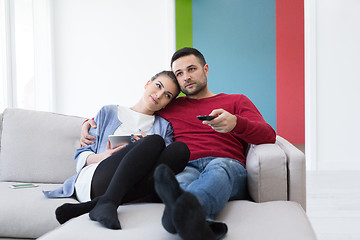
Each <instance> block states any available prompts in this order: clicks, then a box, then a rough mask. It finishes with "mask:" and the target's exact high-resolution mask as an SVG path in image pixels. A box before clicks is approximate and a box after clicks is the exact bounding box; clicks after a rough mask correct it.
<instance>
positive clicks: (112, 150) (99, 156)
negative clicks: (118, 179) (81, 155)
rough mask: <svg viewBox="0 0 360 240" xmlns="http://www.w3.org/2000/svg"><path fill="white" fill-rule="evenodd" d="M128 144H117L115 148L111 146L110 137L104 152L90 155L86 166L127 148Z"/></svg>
mask: <svg viewBox="0 0 360 240" xmlns="http://www.w3.org/2000/svg"><path fill="white" fill-rule="evenodd" d="M126 146H127V144H123V145H120V146H117V147H115V148H111V143H110V140H109V139H108V141H107V144H106V149H105V151H104V152H102V153H98V154H91V155H89V156H88V157H87V159H86V166H88V165H90V164H93V163H98V162H101V161H102V160H104V159H106V158H108V157H110V156H112V155H113V154H115V153H117V152H118V151H120V150H121V149H123V148H125V147H126Z"/></svg>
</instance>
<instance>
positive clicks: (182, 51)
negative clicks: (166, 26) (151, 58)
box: [170, 47, 206, 69]
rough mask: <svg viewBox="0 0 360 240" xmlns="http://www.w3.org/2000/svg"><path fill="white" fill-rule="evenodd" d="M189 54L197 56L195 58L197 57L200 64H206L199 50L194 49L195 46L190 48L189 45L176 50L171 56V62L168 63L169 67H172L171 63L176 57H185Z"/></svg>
mask: <svg viewBox="0 0 360 240" xmlns="http://www.w3.org/2000/svg"><path fill="white" fill-rule="evenodd" d="M189 55H194V56H195V57H197V59H199V61H200V64H201V65H202V66H204V65H205V64H206V61H205V58H204V56H203V55H202V54H201V52H199V51H198V50H196V49H195V48H190V47H184V48H181V49H179V50H177V51H176V52H175V53H174V54H173V56H172V58H171V63H170V67H171V69H172V64H173V62H174V61H176V60H177V59H179V58H181V57H185V56H189Z"/></svg>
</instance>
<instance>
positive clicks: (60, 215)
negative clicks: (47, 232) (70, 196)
mask: <svg viewBox="0 0 360 240" xmlns="http://www.w3.org/2000/svg"><path fill="white" fill-rule="evenodd" d="M98 199H99V198H95V199H93V200H91V201H88V202H84V203H65V204H63V205H61V206H60V207H58V208H57V209H56V210H55V215H56V219H57V220H58V222H59V223H60V224H63V223H65V222H67V221H68V220H70V219H72V218H75V217H78V216H80V215H83V214H85V213H88V212H90V211H91V210H92V209H93V208H94V207H95V205H96V203H97V202H98Z"/></svg>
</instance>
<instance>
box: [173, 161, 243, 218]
mask: <svg viewBox="0 0 360 240" xmlns="http://www.w3.org/2000/svg"><path fill="white" fill-rule="evenodd" d="M176 179H177V180H178V182H179V184H180V187H181V188H182V189H183V190H184V191H187V192H190V193H192V194H194V195H195V196H196V197H197V198H198V200H199V201H200V204H201V205H202V206H203V207H204V209H205V211H206V213H207V216H208V217H209V218H213V217H214V215H215V214H218V213H219V212H220V211H221V210H222V209H223V208H224V207H225V205H226V203H227V202H228V201H229V200H234V199H246V198H247V196H248V195H247V172H246V169H245V167H244V166H243V165H242V164H241V163H240V162H239V161H237V160H234V159H230V158H219V157H216V158H215V157H205V158H199V159H197V160H193V161H190V162H189V163H188V165H187V167H186V168H185V169H184V171H183V172H181V173H179V174H177V175H176Z"/></svg>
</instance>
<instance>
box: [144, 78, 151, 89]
mask: <svg viewBox="0 0 360 240" xmlns="http://www.w3.org/2000/svg"><path fill="white" fill-rule="evenodd" d="M150 84H151V80H149V81H147V83H146V84H145V86H144V88H145V89H146V88H147V86H149V85H150Z"/></svg>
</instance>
